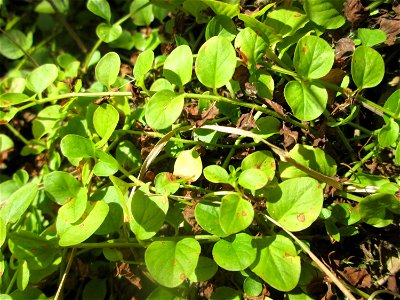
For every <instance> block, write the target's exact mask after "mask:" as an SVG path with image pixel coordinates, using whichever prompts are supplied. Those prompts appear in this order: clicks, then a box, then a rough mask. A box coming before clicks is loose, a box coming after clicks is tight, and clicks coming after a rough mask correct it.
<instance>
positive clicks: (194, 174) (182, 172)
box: [174, 149, 203, 181]
mask: <svg viewBox="0 0 400 300" xmlns="http://www.w3.org/2000/svg"><path fill="white" fill-rule="evenodd" d="M202 172H203V164H202V162H201V157H200V155H199V153H197V151H196V150H194V149H192V150H185V151H182V152H181V153H179V154H178V157H177V158H176V161H175V164H174V176H178V177H181V178H187V179H188V180H189V181H196V180H197V179H199V177H200V176H201V173H202Z"/></svg>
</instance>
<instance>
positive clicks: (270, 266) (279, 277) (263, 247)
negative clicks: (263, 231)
mask: <svg viewBox="0 0 400 300" xmlns="http://www.w3.org/2000/svg"><path fill="white" fill-rule="evenodd" d="M257 249H258V253H257V258H256V261H255V263H254V264H253V265H252V266H250V268H251V270H252V271H253V272H254V273H256V274H257V275H258V276H260V277H261V278H262V279H263V280H264V281H265V282H267V283H268V284H269V285H271V286H272V287H273V288H275V289H277V290H279V291H283V292H287V291H290V290H292V289H294V287H295V286H296V285H297V283H298V282H299V278H300V272H301V265H300V257H299V256H297V251H296V247H295V246H294V244H293V243H292V241H291V240H290V239H288V238H287V237H285V236H282V235H279V234H278V235H275V236H268V237H264V238H262V239H259V240H257ZM272 270H273V271H272Z"/></svg>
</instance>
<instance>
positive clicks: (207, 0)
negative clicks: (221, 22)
mask: <svg viewBox="0 0 400 300" xmlns="http://www.w3.org/2000/svg"><path fill="white" fill-rule="evenodd" d="M200 1H201V2H203V3H204V4H206V5H207V6H208V7H210V8H211V9H212V10H213V12H215V14H216V15H224V16H227V17H229V18H233V17H236V16H237V15H238V14H239V12H240V7H239V4H229V3H224V2H220V1H214V0H200Z"/></svg>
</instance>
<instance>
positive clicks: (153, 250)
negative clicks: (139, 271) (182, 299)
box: [144, 238, 201, 287]
mask: <svg viewBox="0 0 400 300" xmlns="http://www.w3.org/2000/svg"><path fill="white" fill-rule="evenodd" d="M200 251H201V248H200V244H199V242H198V241H196V240H195V239H193V238H184V239H182V240H180V241H178V242H176V241H155V242H152V243H151V244H150V245H149V247H148V248H147V249H146V252H145V256H144V259H145V262H146V266H147V269H148V270H149V272H150V274H151V276H152V277H153V278H154V279H155V280H156V281H157V282H158V283H159V284H161V285H163V286H166V287H176V286H178V285H180V284H181V283H182V282H183V281H184V280H185V279H187V278H188V276H189V275H190V274H192V273H193V272H194V270H195V269H196V266H197V262H198V259H199V255H200Z"/></svg>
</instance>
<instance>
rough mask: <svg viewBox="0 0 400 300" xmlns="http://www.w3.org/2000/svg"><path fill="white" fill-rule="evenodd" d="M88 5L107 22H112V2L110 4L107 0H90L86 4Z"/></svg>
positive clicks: (89, 8) (88, 7)
mask: <svg viewBox="0 0 400 300" xmlns="http://www.w3.org/2000/svg"><path fill="white" fill-rule="evenodd" d="M86 7H87V9H88V10H90V11H91V12H92V13H94V14H95V15H96V16H99V17H101V18H103V19H104V20H106V21H107V22H110V20H111V9H110V4H108V2H107V0H89V1H88V2H87V4H86Z"/></svg>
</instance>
